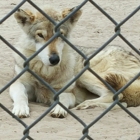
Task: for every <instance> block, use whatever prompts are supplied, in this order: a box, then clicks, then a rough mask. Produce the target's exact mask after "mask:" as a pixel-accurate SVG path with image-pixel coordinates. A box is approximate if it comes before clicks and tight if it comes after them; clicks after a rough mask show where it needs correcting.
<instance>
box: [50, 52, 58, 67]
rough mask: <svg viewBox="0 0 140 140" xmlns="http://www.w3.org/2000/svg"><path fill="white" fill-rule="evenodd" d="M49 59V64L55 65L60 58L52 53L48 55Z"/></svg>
mask: <svg viewBox="0 0 140 140" xmlns="http://www.w3.org/2000/svg"><path fill="white" fill-rule="evenodd" d="M49 61H50V63H51V65H57V64H58V63H59V61H60V58H59V56H58V55H57V54H56V53H53V54H52V55H51V56H50V58H49Z"/></svg>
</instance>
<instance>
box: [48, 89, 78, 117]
mask: <svg viewBox="0 0 140 140" xmlns="http://www.w3.org/2000/svg"><path fill="white" fill-rule="evenodd" d="M59 102H61V103H62V104H63V105H64V106H65V107H66V108H68V109H69V108H72V107H74V106H75V102H76V99H75V95H74V94H73V93H65V92H64V93H61V94H60V95H59ZM67 114H68V113H67V111H66V110H65V109H63V108H62V107H61V106H60V105H59V104H57V105H56V106H55V107H54V108H53V109H52V110H51V113H50V115H51V116H52V117H55V118H65V117H66V116H67Z"/></svg>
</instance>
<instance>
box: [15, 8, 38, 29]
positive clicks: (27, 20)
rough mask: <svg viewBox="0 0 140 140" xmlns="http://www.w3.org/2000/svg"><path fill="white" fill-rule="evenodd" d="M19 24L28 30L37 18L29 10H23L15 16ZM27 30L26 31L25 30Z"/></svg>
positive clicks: (19, 10) (18, 11)
mask: <svg viewBox="0 0 140 140" xmlns="http://www.w3.org/2000/svg"><path fill="white" fill-rule="evenodd" d="M14 17H15V19H16V20H17V23H18V24H19V25H20V26H21V27H22V28H23V29H24V28H25V27H26V28H28V27H29V26H30V25H31V24H32V23H33V22H34V19H35V16H34V15H33V13H32V12H30V11H29V10H26V11H24V10H22V9H18V10H17V12H15V14H14ZM24 30H25V29H24Z"/></svg>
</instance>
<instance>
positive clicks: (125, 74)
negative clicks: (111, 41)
mask: <svg viewBox="0 0 140 140" xmlns="http://www.w3.org/2000/svg"><path fill="white" fill-rule="evenodd" d="M43 10H44V11H45V12H46V13H47V14H48V15H49V16H50V17H51V18H52V19H53V20H55V22H60V21H61V20H62V19H63V18H65V17H66V16H67V15H68V14H69V13H70V12H71V11H72V10H73V9H64V10H63V11H62V12H58V11H57V10H56V9H53V8H51V7H45V8H44V9H43ZM81 14H82V12H81V10H79V11H78V12H76V13H75V14H74V15H73V16H71V17H70V18H69V19H68V20H67V21H66V22H65V23H63V25H61V27H60V33H61V34H62V35H63V36H65V37H66V38H67V39H70V34H71V31H72V29H73V27H74V26H75V24H76V23H77V21H78V19H79V17H80V16H81ZM14 16H15V19H16V20H17V23H18V24H19V25H20V27H21V28H22V30H23V31H24V33H25V34H24V35H23V36H22V37H21V39H20V40H19V42H18V45H17V46H18V47H17V49H18V50H19V51H20V52H21V53H22V54H24V55H25V56H26V57H27V58H29V57H30V56H31V55H33V54H34V53H35V52H36V51H38V50H39V49H40V48H41V47H42V46H43V45H44V44H45V43H46V42H47V41H48V40H49V39H50V38H51V37H52V36H53V35H54V34H55V31H54V25H53V24H52V23H51V22H50V21H49V20H47V19H46V18H45V17H44V16H43V15H42V14H41V13H39V12H31V11H29V10H25V11H24V10H21V9H19V10H18V11H17V12H15V14H14ZM79 49H80V50H81V51H83V52H84V53H85V54H86V55H87V56H90V54H92V53H93V52H94V51H95V50H96V49H95V48H87V47H79ZM14 58H15V61H16V65H15V72H16V74H19V73H20V72H21V71H22V69H23V64H24V60H23V59H22V58H21V57H20V56H19V55H17V54H15V55H14ZM29 67H30V69H31V70H32V71H34V72H35V73H36V74H37V75H39V76H40V77H41V78H43V79H44V80H45V81H46V82H48V83H49V84H50V85H51V86H52V87H53V88H54V89H55V90H56V91H59V90H60V89H61V88H62V87H64V86H65V85H66V84H67V83H68V82H69V81H70V80H72V78H73V77H74V76H75V75H76V74H77V73H78V72H80V70H81V69H82V68H83V67H84V59H83V58H82V57H81V56H80V55H79V54H77V53H76V52H75V51H74V50H73V49H72V48H71V47H70V46H69V45H68V44H67V43H65V41H63V39H62V38H61V37H57V38H55V39H54V40H53V41H52V42H51V43H50V44H49V45H48V46H47V47H46V48H45V49H43V50H42V51H41V52H40V53H39V54H38V55H37V56H36V57H35V58H34V59H33V60H31V61H30V64H29ZM90 67H91V68H92V69H93V70H94V71H95V72H96V73H97V74H99V75H100V76H101V77H102V78H103V79H104V80H106V81H107V82H108V83H109V84H110V85H111V86H112V87H113V88H114V89H115V90H116V91H117V90H119V89H120V88H122V87H123V86H124V85H125V84H126V83H127V82H128V81H130V80H131V79H132V78H133V77H134V76H135V75H136V74H138V73H139V72H140V61H139V60H138V59H137V58H136V57H135V56H134V55H132V54H131V53H129V52H127V51H125V50H123V49H122V48H121V47H117V46H108V47H107V48H105V49H104V50H102V51H101V52H100V53H99V54H97V55H96V56H95V57H94V58H93V59H91V60H90ZM94 95H97V96H98V97H97V98H93V97H94ZM10 96H11V98H12V100H13V101H14V107H13V111H12V112H13V113H14V114H15V115H17V116H18V117H21V118H22V117H28V116H29V115H30V113H29V107H28V100H29V101H35V102H39V103H45V104H47V105H51V104H52V103H53V97H54V94H53V93H52V92H51V91H50V90H49V89H48V88H46V87H45V86H44V85H43V84H41V83H40V82H39V81H38V80H37V79H36V78H35V77H34V76H32V75H31V74H30V73H29V72H26V73H24V74H23V75H22V76H21V77H20V78H19V79H18V80H17V81H16V82H14V83H13V84H12V85H11V87H10ZM59 99H60V102H61V103H62V104H63V105H64V106H65V107H67V108H73V107H75V106H76V105H78V106H77V107H76V109H87V108H90V107H95V106H99V107H104V108H107V107H109V106H110V105H111V103H112V102H113V93H112V92H111V91H110V90H109V89H108V88H107V87H106V86H105V85H104V84H103V83H102V82H101V81H99V80H98V79H97V78H96V77H95V76H94V75H93V74H91V73H90V72H89V71H88V70H87V71H85V72H84V73H83V74H82V76H81V77H80V78H79V79H78V80H77V81H76V82H75V83H73V84H72V85H71V86H69V87H68V88H67V89H66V90H65V91H64V92H63V93H62V94H60V96H59ZM119 100H120V102H122V104H123V105H124V106H125V107H129V106H138V105H140V77H139V78H138V79H137V80H135V81H134V82H133V83H132V84H131V85H130V86H129V87H128V88H127V89H126V90H124V91H123V92H122V93H121V94H120V95H119ZM114 108H119V106H118V105H116V106H115V107H114ZM50 114H51V116H52V117H66V116H67V112H66V111H65V110H64V109H63V108H62V107H61V106H60V105H56V106H55V107H54V108H53V109H52V110H51V113H50Z"/></svg>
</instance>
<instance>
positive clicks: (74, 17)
mask: <svg viewBox="0 0 140 140" xmlns="http://www.w3.org/2000/svg"><path fill="white" fill-rule="evenodd" d="M74 9H75V7H74V8H71V9H64V10H63V11H62V17H63V18H65V17H66V16H67V15H68V14H70V13H71V12H72V11H73V10H74ZM81 14H82V11H81V10H78V11H77V12H76V13H74V14H73V15H72V16H71V17H70V18H69V21H70V23H71V24H75V23H76V22H77V21H78V19H79V17H80V16H81Z"/></svg>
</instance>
